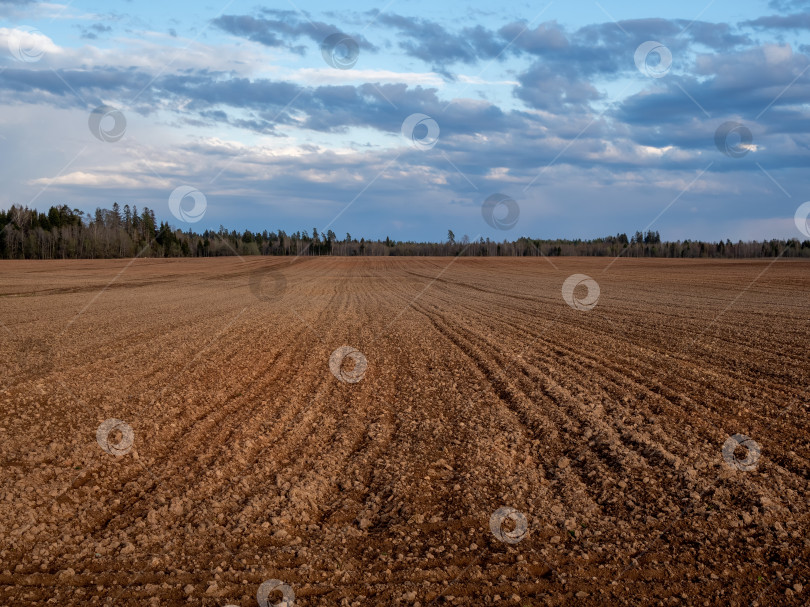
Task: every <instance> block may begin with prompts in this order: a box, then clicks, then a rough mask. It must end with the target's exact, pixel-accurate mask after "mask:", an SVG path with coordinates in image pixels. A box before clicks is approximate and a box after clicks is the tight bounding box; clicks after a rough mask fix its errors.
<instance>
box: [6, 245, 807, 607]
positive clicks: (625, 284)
mask: <svg viewBox="0 0 810 607" xmlns="http://www.w3.org/2000/svg"><path fill="white" fill-rule="evenodd" d="M610 261H611V260H607V259H595V258H588V259H584V258H579V259H569V258H564V259H553V260H550V261H549V260H544V259H458V260H453V259H448V258H418V259H407V258H380V259H372V258H363V259H339V258H309V259H303V260H298V261H296V262H295V263H291V260H290V259H284V258H269V259H268V258H248V259H245V260H240V259H237V258H227V259H210V260H137V261H135V262H132V261H130V260H123V261H120V260H119V261H69V262H0V313H1V314H2V315H1V316H0V322H2V324H0V371H2V380H0V413H1V417H0V462H2V468H1V470H2V475H1V477H0V603H2V604H8V605H30V604H45V603H55V604H59V605H69V604H99V605H101V604H114V605H174V604H195V605H219V606H225V605H228V604H231V605H241V606H248V605H256V604H257V591H259V589H260V587H261V585H262V583H263V582H265V581H268V580H273V579H276V580H280V581H281V582H283V583H284V584H286V586H284V587H283V588H284V589H286V590H288V591H291V592H292V593H294V596H295V599H294V604H295V605H296V606H299V605H300V606H308V605H329V606H333V605H349V606H365V605H404V606H413V605H421V606H422V607H427V606H429V605H433V604H436V605H445V604H449V605H482V604H483V605H490V604H502V605H521V606H522V605H545V604H550V605H604V604H634V605H635V604H650V605H670V604H696V605H715V604H724V605H725V604H728V605H752V604H758V605H783V604H786V605H799V604H806V603H807V601H808V598H807V596H808V592H810V589H808V584H809V583H810V566H809V565H808V563H810V540H808V538H807V533H806V532H807V529H808V527H810V504H809V503H808V496H809V495H810V492H808V489H810V425H808V410H809V409H810V390H808V383H809V382H810V362H808V350H807V349H808V343H810V304H808V295H810V263H806V262H788V261H779V262H775V263H772V262H770V261H767V260H766V261H718V262H714V261H705V260H698V261H672V260H625V259H620V260H618V261H617V262H615V263H613V264H612V265H610V266H609V267H608V264H609V263H610ZM573 274H586V275H588V276H590V277H591V278H593V279H594V280H595V281H596V282H597V283H598V285H599V289H600V292H599V297H598V301H597V302H596V304H595V306H593V307H592V309H587V308H588V307H590V305H584V306H583V305H580V306H579V307H580V308H584V309H576V308H577V306H576V305H573V306H572V305H568V304H567V303H566V301H565V300H564V299H563V294H562V287H563V283H564V281H565V280H566V278H568V277H569V276H571V275H573ZM573 297H574V298H575V301H574V302H573V303H574V304H576V303H577V302H580V303H582V302H586V303H587V302H588V301H589V300H588V295H587V294H586V290H585V288H584V287H583V286H580V287H577V288H576V289H575V290H574V291H573ZM343 346H349V347H350V348H346V349H345V350H342V351H340V352H338V353H337V354H335V357H336V358H335V357H333V360H332V365H331V368H330V357H332V356H333V353H335V351H336V350H338V349H339V348H341V347H343ZM352 348H353V349H352ZM341 353H346V354H347V356H346V358H345V360H344V361H343V364H342V365H341V364H340V354H341ZM333 371H335V372H334V373H333ZM105 420H121V422H110V424H111V425H110V424H108V426H104V427H103V428H107V429H108V430H109V429H110V428H113V427H114V429H112V430H109V436H108V437H105V436H100V437H97V430H98V429H99V426H101V425H102V423H103V422H105ZM122 423H123V425H121V424H122ZM116 424H118V425H116ZM128 429H131V433H132V434H131V439H132V444H131V446H130V445H128V443H127V436H126V434H127V431H128ZM104 432H106V430H104V431H103V432H102V434H103V433H104ZM734 435H744V436H746V437H749V438H750V441H746V442H745V444H746V445H747V446H748V447H751V446H756V447H758V448H759V450H760V451H759V454H758V455H757V453H756V452H755V451H752V450H746V449H745V448H743V447H742V446H740V447H737V449H736V451H735V449H734V447H735V444H734V443H733V442H731V443H727V441H728V440H729V437H731V436H734ZM105 439H108V442H107V443H105V442H104V441H105ZM740 440H743V439H742V438H741V439H740ZM105 445H106V448H105ZM724 445H725V446H726V457H725V459H724V451H723V450H724ZM735 457H736V459H734V458H735ZM726 460H728V463H727V461H726ZM500 508H512V509H514V511H516V513H515V514H514V515H513V517H512V519H509V518H507V519H506V520H505V521H503V522H502V523H501V524H499V521H498V518H497V516H495V517H494V518H493V514H495V513H496V511H498V512H503V513H506V514H508V513H509V512H513V511H511V510H506V511H504V510H499V509H500ZM521 517H522V518H524V519H525V521H526V531H525V534H524V533H523V531H522V529H521V528H520V526H519V524H520V523H521ZM491 523H492V527H494V532H493V529H492V528H491ZM516 523H517V524H518V528H517V529H515V524H516ZM264 588H265V590H266V589H267V588H268V586H265V587H264ZM281 597H282V593H281V591H280V589H275V590H272V591H270V592H269V601H270V604H272V603H275V602H279V601H281Z"/></svg>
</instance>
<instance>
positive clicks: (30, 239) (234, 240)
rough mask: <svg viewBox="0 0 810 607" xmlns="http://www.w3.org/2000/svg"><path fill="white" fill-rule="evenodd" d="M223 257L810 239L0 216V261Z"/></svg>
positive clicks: (695, 253)
mask: <svg viewBox="0 0 810 607" xmlns="http://www.w3.org/2000/svg"><path fill="white" fill-rule="evenodd" d="M224 255H367V256H383V255H437V256H469V257H482V256H483V257H497V256H501V257H532V256H541V255H544V256H552V257H556V256H568V255H586V256H617V255H622V256H625V257H669V258H698V257H704V258H755V257H776V256H780V255H781V256H782V257H810V240H804V241H801V242H800V241H799V240H798V239H789V240H780V239H773V240H768V241H746V242H743V241H738V242H736V243H733V242H731V241H730V240H726V241H725V242H723V241H719V242H703V241H699V240H694V241H693V240H683V241H680V240H679V241H669V242H667V241H662V240H661V237H660V235H659V233H658V232H657V231H647V232H645V233H642V232H640V231H637V232H635V234H633V235H632V236H630V237H628V236H627V234H617V235H615V236H606V237H604V238H595V239H592V240H581V239H575V240H566V239H555V240H546V239H536V238H529V237H525V236H524V237H521V238H517V239H516V240H511V241H510V240H507V239H504V240H503V241H500V242H498V241H494V240H490V239H489V238H486V239H484V238H483V237H482V238H479V239H478V240H475V239H470V237H469V236H467V235H464V236H462V237H461V238H458V239H457V238H456V236H455V234H454V233H453V231H452V230H448V232H447V240H445V241H444V242H411V241H406V242H403V241H396V240H391V239H390V238H388V237H386V239H385V240H366V239H365V238H360V239H359V240H358V239H357V238H352V236H351V234H348V233H347V234H346V236H345V237H344V238H342V239H340V238H338V237H337V235H336V234H335V233H334V232H333V231H332V230H327V231H326V233H320V232H318V230H317V228H313V229H312V231H311V232H309V231H307V230H303V231H298V232H294V233H291V234H288V233H287V232H285V231H284V230H276V231H267V230H264V231H262V232H251V231H250V230H245V231H244V232H242V233H239V232H236V231H235V230H231V231H228V230H226V229H225V228H224V227H223V226H220V228H219V230H217V231H213V230H205V231H204V232H202V233H197V232H194V231H192V230H188V231H187V232H183V231H182V230H177V229H174V228H172V227H171V226H170V225H169V224H168V223H167V222H160V223H158V222H157V221H156V220H155V213H154V211H153V210H151V209H149V208H147V207H144V208H143V210H142V211H139V210H138V208H137V207H136V206H134V205H133V206H132V207H130V206H129V205H128V204H125V205H124V206H123V208H121V206H120V205H119V204H118V203H115V204H113V206H112V209H100V208H99V209H96V211H95V213H94V214H90V213H87V214H85V213H83V212H82V211H80V210H79V209H71V208H70V207H69V206H68V205H64V204H63V205H59V206H52V207H50V209H49V210H48V212H47V213H40V212H37V211H36V210H35V209H29V208H28V207H22V206H16V205H12V207H11V208H10V209H9V210H8V211H4V210H0V258H2V259H78V258H82V259H103V258H119V257H217V256H224Z"/></svg>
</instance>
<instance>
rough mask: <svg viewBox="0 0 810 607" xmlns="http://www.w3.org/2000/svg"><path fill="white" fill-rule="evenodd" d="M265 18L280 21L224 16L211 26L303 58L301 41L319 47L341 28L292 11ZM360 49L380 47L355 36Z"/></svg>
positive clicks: (367, 49) (242, 16)
mask: <svg viewBox="0 0 810 607" xmlns="http://www.w3.org/2000/svg"><path fill="white" fill-rule="evenodd" d="M263 14H266V15H273V16H276V17H277V18H274V19H266V18H264V17H254V16H251V15H221V16H220V17H217V18H216V19H213V20H212V21H211V23H212V24H213V25H214V26H215V27H217V28H219V29H220V30H222V31H224V32H227V33H229V34H232V35H234V36H239V37H242V38H246V39H247V40H252V41H253V42H258V43H259V44H262V45H264V46H267V47H271V48H285V49H287V50H289V51H292V52H294V53H298V54H303V53H304V52H305V50H306V47H304V46H302V45H296V44H293V41H295V40H298V39H300V38H302V37H303V38H309V39H310V40H312V41H313V42H315V43H316V44H318V45H320V44H321V43H322V42H323V41H324V39H325V38H326V37H327V36H328V35H330V34H333V33H336V32H339V31H340V28H338V27H337V26H335V25H332V24H329V23H323V22H320V21H319V22H315V21H310V20H305V21H301V20H300V19H299V17H298V15H297V14H296V13H293V12H292V11H272V10H264V11H263ZM352 37H353V39H354V40H355V41H356V42H357V44H358V46H359V47H360V48H361V49H363V50H365V51H376V50H377V47H375V46H374V45H373V44H371V43H370V42H369V41H368V40H367V39H366V38H365V37H364V36H362V35H358V34H356V35H353V36H352Z"/></svg>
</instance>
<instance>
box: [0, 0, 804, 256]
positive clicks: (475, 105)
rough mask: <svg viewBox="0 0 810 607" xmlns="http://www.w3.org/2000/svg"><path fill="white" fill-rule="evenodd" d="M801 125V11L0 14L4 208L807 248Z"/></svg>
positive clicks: (85, 8) (347, 228) (719, 1)
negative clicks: (781, 241) (793, 242)
mask: <svg viewBox="0 0 810 607" xmlns="http://www.w3.org/2000/svg"><path fill="white" fill-rule="evenodd" d="M809 110H810V0H771V1H768V0H756V1H755V0H740V1H735V2H731V1H729V0H696V1H693V0H681V1H680V2H677V3H639V2H627V1H619V0H600V1H599V2H593V1H587V0H581V1H580V0H568V1H565V2H563V1H561V0H557V1H553V0H552V1H550V2H549V1H548V0H541V1H540V2H537V3H534V2H510V1H505V2H499V3H493V2H490V1H487V2H483V1H480V0H472V1H467V2H465V3H463V4H458V3H450V2H428V1H424V0H412V1H409V0H383V1H380V2H369V1H366V0H355V1H354V2H352V3H351V5H348V4H347V5H345V6H340V7H338V6H336V5H335V4H334V3H330V2H320V1H318V2H313V1H307V0H286V1H284V0H281V1H278V2H274V3H268V4H261V3H253V2H242V1H239V0H231V1H226V0H223V1H222V2H219V1H216V2H211V1H210V0H209V1H205V2H204V3H202V4H200V3H197V2H193V3H192V2H187V1H175V2H152V1H143V0H138V1H137V2H136V1H114V0H112V1H106V2H101V1H87V0H76V1H72V2H66V3H59V2H37V1H34V0H16V1H11V2H8V1H3V0H0V149H1V150H2V162H0V176H2V183H3V186H4V187H3V188H2V190H1V191H0V208H5V209H7V208H8V207H9V206H10V205H12V204H20V205H27V206H29V207H32V208H37V209H39V210H46V209H47V207H49V206H51V205H55V204H68V205H69V206H70V207H71V208H78V209H80V210H82V211H84V212H88V213H92V212H93V211H94V210H95V208H96V207H102V208H109V207H111V206H112V204H113V202H118V203H119V204H120V205H121V206H123V205H124V204H129V205H136V206H137V207H138V208H139V209H142V208H143V207H144V206H148V207H150V208H151V209H153V210H154V211H155V215H156V216H157V218H158V219H159V220H162V221H168V222H169V223H170V224H171V225H173V226H175V227H176V228H179V229H182V230H184V231H185V230H188V229H193V230H194V231H197V232H201V231H203V230H205V229H214V230H216V229H218V228H219V226H220V225H224V226H225V227H226V228H227V229H229V230H230V229H236V230H238V231H242V230H244V229H250V230H259V231H261V230H264V229H268V230H277V229H284V230H286V231H287V232H288V233H289V232H294V231H297V230H303V229H306V230H311V229H312V228H313V227H314V228H317V229H318V230H319V231H320V232H325V231H326V230H330V229H331V230H333V231H334V232H335V233H336V234H337V235H338V236H339V237H340V238H342V237H343V236H344V235H345V234H346V233H347V232H350V233H352V234H353V235H357V236H360V235H362V236H365V237H366V238H385V237H386V236H388V237H390V238H392V239H394V240H431V241H442V240H444V239H446V236H447V230H448V229H452V230H453V231H454V233H455V234H456V237H457V238H460V237H461V236H462V235H463V234H466V235H468V236H469V237H470V238H472V239H476V240H477V239H478V238H482V237H483V238H492V239H494V240H498V241H500V240H503V239H509V240H512V239H515V238H517V237H520V236H531V237H534V238H558V237H559V238H594V237H599V236H605V235H609V234H616V233H620V232H627V233H632V232H635V231H636V230H647V229H651V230H657V231H659V232H660V234H661V236H662V238H664V239H668V240H678V239H681V240H682V239H687V238H688V239H703V240H711V241H716V240H720V239H722V240H725V239H731V240H733V241H736V240H738V239H742V240H749V239H766V238H800V239H805V238H807V237H808V235H807V234H803V233H802V232H800V230H799V228H798V227H797V225H799V224H798V223H797V221H796V220H795V215H796V212H797V209H799V208H800V207H801V205H802V204H803V203H804V202H806V201H808V200H810V172H808V170H807V168H808V166H810V113H809V112H808V111H809ZM802 208H803V207H802ZM805 227H806V226H805Z"/></svg>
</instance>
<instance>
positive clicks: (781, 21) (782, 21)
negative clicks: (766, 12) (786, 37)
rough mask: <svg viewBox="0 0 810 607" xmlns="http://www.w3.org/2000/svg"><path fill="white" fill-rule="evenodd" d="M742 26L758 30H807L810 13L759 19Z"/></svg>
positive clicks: (809, 26) (809, 22)
mask: <svg viewBox="0 0 810 607" xmlns="http://www.w3.org/2000/svg"><path fill="white" fill-rule="evenodd" d="M740 25H748V26H750V27H755V28H758V29H787V30H806V29H810V12H807V13H795V14H793V15H771V16H769V17H759V18H758V19H753V20H751V21H743V22H742V23H740Z"/></svg>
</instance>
